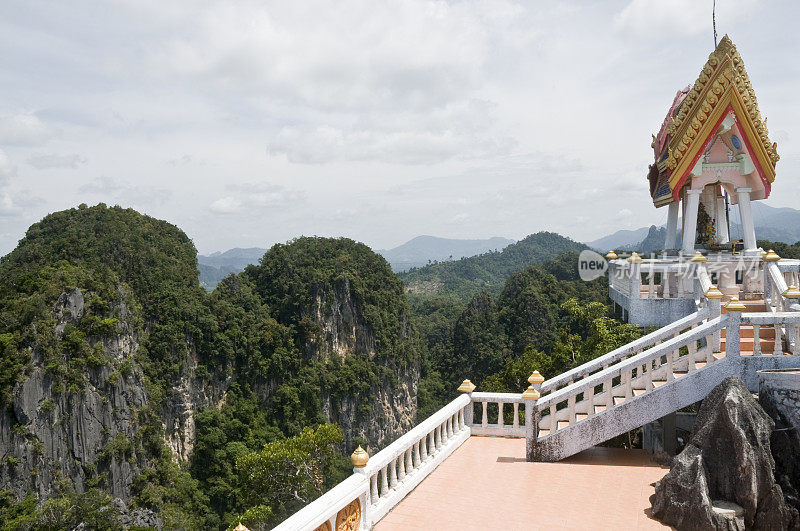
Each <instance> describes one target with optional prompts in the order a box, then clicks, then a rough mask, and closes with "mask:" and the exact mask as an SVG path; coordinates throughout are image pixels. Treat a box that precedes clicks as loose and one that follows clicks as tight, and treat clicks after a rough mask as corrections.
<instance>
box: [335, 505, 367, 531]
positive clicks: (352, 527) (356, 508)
mask: <svg viewBox="0 0 800 531" xmlns="http://www.w3.org/2000/svg"><path fill="white" fill-rule="evenodd" d="M359 525H361V503H360V502H359V501H358V498H356V499H355V500H353V501H351V502H350V503H348V504H347V506H345V508H344V509H342V510H341V511H339V514H337V515H336V531H358V526H359Z"/></svg>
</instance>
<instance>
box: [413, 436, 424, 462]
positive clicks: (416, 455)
mask: <svg viewBox="0 0 800 531" xmlns="http://www.w3.org/2000/svg"><path fill="white" fill-rule="evenodd" d="M423 440H424V439H423ZM421 444H422V441H417V442H415V443H414V468H417V467H419V465H420V464H421V463H422V456H420V454H419V447H420V445H421Z"/></svg>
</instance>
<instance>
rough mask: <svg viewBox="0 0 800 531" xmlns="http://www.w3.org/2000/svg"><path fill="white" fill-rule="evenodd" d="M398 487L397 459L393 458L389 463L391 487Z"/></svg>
mask: <svg viewBox="0 0 800 531" xmlns="http://www.w3.org/2000/svg"><path fill="white" fill-rule="evenodd" d="M395 487H397V459H392V462H391V463H389V488H390V489H393V488H395Z"/></svg>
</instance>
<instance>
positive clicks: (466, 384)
mask: <svg viewBox="0 0 800 531" xmlns="http://www.w3.org/2000/svg"><path fill="white" fill-rule="evenodd" d="M474 390H475V384H474V383H472V382H470V381H469V380H464V381H463V382H461V385H459V386H458V389H457V391H458V392H460V393H471V392H472V391H474Z"/></svg>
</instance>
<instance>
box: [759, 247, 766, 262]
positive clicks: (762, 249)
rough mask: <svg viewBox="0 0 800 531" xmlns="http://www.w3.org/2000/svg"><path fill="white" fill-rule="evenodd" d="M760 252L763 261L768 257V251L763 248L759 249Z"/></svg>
mask: <svg viewBox="0 0 800 531" xmlns="http://www.w3.org/2000/svg"><path fill="white" fill-rule="evenodd" d="M758 250H759V251H761V259H762V260H763V259H764V257H765V256H767V251H765V250H764V248H763V247H759V248H758Z"/></svg>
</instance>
